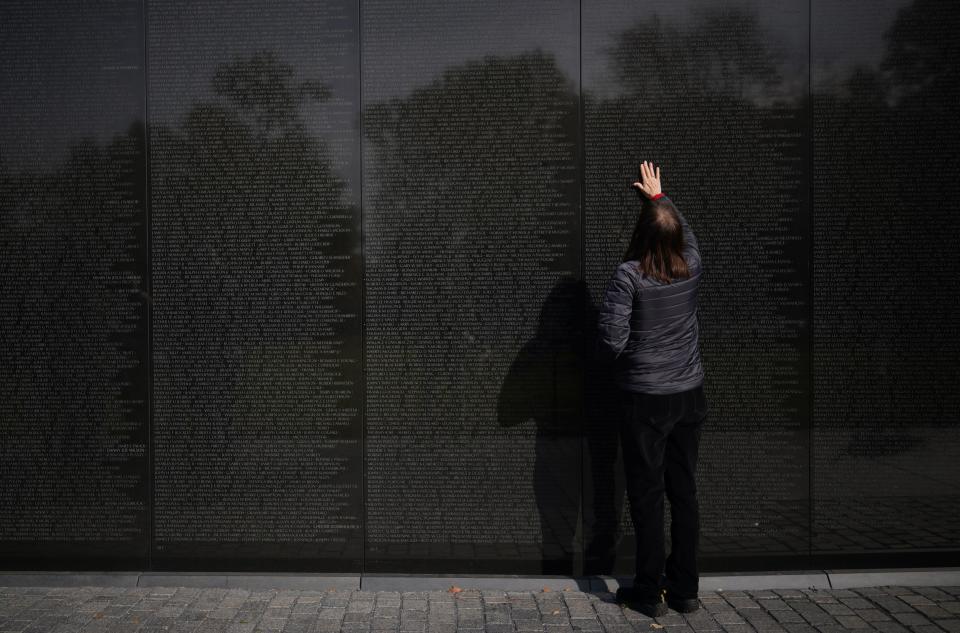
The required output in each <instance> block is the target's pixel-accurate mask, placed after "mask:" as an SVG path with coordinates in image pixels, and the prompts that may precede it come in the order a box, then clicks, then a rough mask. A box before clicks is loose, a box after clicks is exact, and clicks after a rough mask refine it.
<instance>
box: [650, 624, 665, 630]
mask: <svg viewBox="0 0 960 633" xmlns="http://www.w3.org/2000/svg"><path fill="white" fill-rule="evenodd" d="M650 628H651V629H662V628H663V625H662V624H657V623H656V622H651V623H650Z"/></svg>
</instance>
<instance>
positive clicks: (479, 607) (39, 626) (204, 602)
mask: <svg viewBox="0 0 960 633" xmlns="http://www.w3.org/2000/svg"><path fill="white" fill-rule="evenodd" d="M700 602H701V608H700V610H699V611H696V612H694V613H689V614H686V613H677V612H676V611H673V610H672V609H671V610H670V612H669V613H668V614H667V615H665V616H662V617H659V618H654V619H651V618H649V617H647V616H645V615H643V614H640V613H637V612H636V611H632V610H631V609H629V608H625V607H620V606H619V605H617V604H616V603H615V602H614V601H613V594H611V593H609V592H590V593H585V592H581V591H495V590H487V589H469V588H465V589H463V590H462V591H459V592H454V591H402V592H397V591H360V590H351V591H348V590H339V591H338V590H330V591H301V590H285V589H283V590H268V591H250V590H245V589H222V588H220V589H203V588H193V587H0V632H8V631H9V632H14V631H16V632H17V633H28V632H35V631H36V632H40V631H42V632H44V633H46V632H50V633H67V632H70V633H73V632H78V631H82V632H84V633H86V632H95V631H111V632H128V631H130V632H133V631H137V632H157V631H165V632H178V633H179V632H188V631H196V632H204V633H205V632H207V631H210V632H223V633H255V632H260V631H270V632H274V633H287V632H290V633H314V632H331V631H399V632H425V633H433V632H442V631H484V632H491V633H504V632H512V631H519V632H523V631H615V632H621V631H638V630H639V631H657V630H659V629H662V631H660V633H701V632H703V633H714V632H716V633H723V632H727V633H754V632H757V633H784V632H785V633H813V632H814V631H819V632H820V633H845V632H847V631H851V632H853V633H859V632H860V631H881V632H882V633H942V632H946V633H960V587H898V586H883V587H868V588H855V589H833V590H825V589H815V588H810V589H773V590H763V591H749V590H746V591H709V592H701V594H700Z"/></svg>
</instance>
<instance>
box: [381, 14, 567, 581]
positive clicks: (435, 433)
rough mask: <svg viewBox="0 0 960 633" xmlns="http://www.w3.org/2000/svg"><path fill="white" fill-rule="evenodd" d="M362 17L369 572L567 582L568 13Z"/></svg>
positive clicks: (386, 15) (383, 15)
mask: <svg viewBox="0 0 960 633" xmlns="http://www.w3.org/2000/svg"><path fill="white" fill-rule="evenodd" d="M362 15H363V29H362V31H363V35H362V40H363V131H364V152H363V155H364V233H365V241H364V251H365V261H366V273H365V281H366V285H365V288H364V301H365V311H366V330H365V337H366V355H365V361H366V368H367V373H366V376H367V399H366V412H367V416H366V422H367V424H366V433H367V440H366V448H367V453H366V454H367V461H366V464H367V472H366V508H367V514H366V519H367V523H366V558H365V570H366V571H370V572H397V571H417V572H464V573H485V572H489V573H492V572H506V573H564V574H569V573H571V572H572V571H573V560H574V552H575V549H576V547H577V534H578V517H579V502H580V489H579V485H580V465H579V464H580V442H579V433H580V428H581V424H580V422H581V406H582V401H581V398H580V394H581V388H580V385H581V380H582V366H581V358H582V356H581V348H580V342H581V340H582V335H581V334H582V332H581V323H580V321H579V317H580V315H581V308H582V305H583V292H582V284H580V283H578V278H579V277H580V264H581V258H580V218H579V212H580V209H579V195H580V191H579V186H580V185H579V178H578V149H577V148H578V136H577V132H578V106H579V101H578V79H579V76H578V75H579V73H578V63H577V62H578V58H577V27H578V4H577V2H570V1H569V0H565V1H563V2H556V1H546V0H543V1H538V2H524V3H509V2H497V1H477V2H469V3H466V2H424V3H409V2H404V1H401V0H365V1H364V2H363V10H362Z"/></svg>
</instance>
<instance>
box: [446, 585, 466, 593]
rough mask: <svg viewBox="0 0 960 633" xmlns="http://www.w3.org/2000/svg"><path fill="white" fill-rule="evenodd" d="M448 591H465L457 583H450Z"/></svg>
mask: <svg viewBox="0 0 960 633" xmlns="http://www.w3.org/2000/svg"><path fill="white" fill-rule="evenodd" d="M447 591H448V592H450V593H460V592H461V591H463V589H461V588H460V587H458V586H456V585H450V588H449V589H447Z"/></svg>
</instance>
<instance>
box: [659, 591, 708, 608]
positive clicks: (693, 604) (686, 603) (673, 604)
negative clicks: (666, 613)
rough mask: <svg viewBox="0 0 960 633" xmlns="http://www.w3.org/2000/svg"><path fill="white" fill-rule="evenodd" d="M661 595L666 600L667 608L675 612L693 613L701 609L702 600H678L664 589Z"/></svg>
mask: <svg viewBox="0 0 960 633" xmlns="http://www.w3.org/2000/svg"><path fill="white" fill-rule="evenodd" d="M661 593H662V594H663V595H664V596H665V598H666V603H667V606H668V607H670V608H671V609H673V610H674V611H679V612H680V613H693V612H694V611H696V610H697V609H699V608H700V600H698V599H697V598H678V597H676V596H673V595H670V592H669V591H668V590H666V589H662V590H661Z"/></svg>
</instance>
